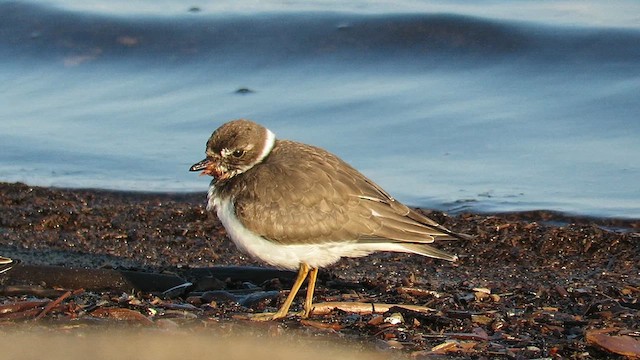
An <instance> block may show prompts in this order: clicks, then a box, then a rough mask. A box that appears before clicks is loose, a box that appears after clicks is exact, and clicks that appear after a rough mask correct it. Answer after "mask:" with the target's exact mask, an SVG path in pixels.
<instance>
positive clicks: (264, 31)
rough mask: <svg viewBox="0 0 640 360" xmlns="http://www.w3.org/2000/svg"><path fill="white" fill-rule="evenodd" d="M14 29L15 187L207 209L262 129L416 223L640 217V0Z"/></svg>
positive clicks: (78, 22) (274, 4)
mask: <svg viewBox="0 0 640 360" xmlns="http://www.w3.org/2000/svg"><path fill="white" fill-rule="evenodd" d="M0 16H1V18H2V21H0V64H1V66H0V181H10V182H13V181H21V182H26V183H28V184H30V185H45V186H57V187H74V188H103V189H118V190H133V191H163V192H164V191H170V192H193V191H202V192H204V191H206V189H207V187H208V181H209V179H208V178H206V177H198V176H196V174H194V173H189V172H188V171H187V170H188V168H189V166H190V165H191V164H193V163H195V162H196V161H199V160H200V159H202V158H203V157H204V149H205V142H206V140H207V138H208V137H209V135H210V133H211V132H212V131H213V130H214V129H215V128H217V127H218V126H219V125H221V124H222V123H224V122H226V121H228V120H231V119H236V118H250V119H252V120H254V121H257V122H259V123H262V124H263V125H265V126H267V127H269V128H270V129H271V130H272V131H274V132H275V133H276V135H277V136H278V137H280V138H288V139H293V140H298V141H303V142H307V143H310V144H314V145H317V146H321V147H324V148H326V149H327V150H329V151H331V152H333V153H336V154H337V155H339V156H340V157H342V158H343V159H344V160H345V161H347V162H349V163H350V164H352V165H353V166H355V167H356V168H358V169H359V170H361V171H362V172H363V173H365V174H366V175H368V176H369V177H370V178H372V179H373V180H374V181H376V182H377V183H379V184H380V185H381V186H382V187H384V188H385V189H386V190H388V191H389V192H390V193H391V194H392V195H394V196H395V197H397V198H399V199H400V200H402V201H404V202H406V203H407V204H409V205H414V206H422V207H429V208H436V209H440V210H445V211H449V212H454V213H455V212H459V211H481V212H501V211H515V210H533V209H546V210H556V211H563V212H569V213H574V214H581V215H590V216H599V217H629V218H640V181H639V179H640V160H639V159H640V2H637V1H617V2H606V3H605V2H600V1H528V2H520V1H492V2H487V3H476V2H466V1H412V0H400V1H383V0H381V1H349V2H347V3H345V2H342V1H329V0H327V1H311V2H307V1H295V0H293V1H243V2H236V1H230V0H223V1H213V0H202V1H192V2H185V1H166V0H160V1H158V0H147V1H123V0H110V1H107V0H102V1H100V0H93V1H92V0H90V1H79V0H52V1H20V2H15V1H0ZM203 201H204V199H203Z"/></svg>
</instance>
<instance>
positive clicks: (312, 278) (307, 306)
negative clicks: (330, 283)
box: [302, 268, 318, 318]
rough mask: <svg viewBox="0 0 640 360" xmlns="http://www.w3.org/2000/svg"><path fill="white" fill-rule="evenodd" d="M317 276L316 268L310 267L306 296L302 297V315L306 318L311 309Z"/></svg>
mask: <svg viewBox="0 0 640 360" xmlns="http://www.w3.org/2000/svg"><path fill="white" fill-rule="evenodd" d="M317 278H318V268H311V270H310V271H309V283H308V284H307V297H306V298H305V299H304V310H303V311H302V317H303V318H307V317H309V315H311V311H312V310H313V292H314V290H315V289H316V279H317Z"/></svg>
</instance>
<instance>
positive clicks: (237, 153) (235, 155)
mask: <svg viewBox="0 0 640 360" xmlns="http://www.w3.org/2000/svg"><path fill="white" fill-rule="evenodd" d="M242 155H244V150H235V151H234V152H233V157H236V158H239V157H242Z"/></svg>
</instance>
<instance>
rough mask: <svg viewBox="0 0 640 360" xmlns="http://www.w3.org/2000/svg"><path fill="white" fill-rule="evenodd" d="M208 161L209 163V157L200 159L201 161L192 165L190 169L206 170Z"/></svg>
mask: <svg viewBox="0 0 640 360" xmlns="http://www.w3.org/2000/svg"><path fill="white" fill-rule="evenodd" d="M207 163H208V160H207V159H204V160H202V161H199V162H197V163H195V164H193V165H191V167H190V168H189V171H201V170H204V169H205V168H206V167H207Z"/></svg>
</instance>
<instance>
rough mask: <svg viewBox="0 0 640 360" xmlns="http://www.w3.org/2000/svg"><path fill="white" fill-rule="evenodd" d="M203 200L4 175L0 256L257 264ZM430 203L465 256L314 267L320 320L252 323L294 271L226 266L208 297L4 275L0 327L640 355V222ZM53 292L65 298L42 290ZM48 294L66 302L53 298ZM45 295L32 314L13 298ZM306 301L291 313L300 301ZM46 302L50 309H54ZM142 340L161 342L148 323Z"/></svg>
mask: <svg viewBox="0 0 640 360" xmlns="http://www.w3.org/2000/svg"><path fill="white" fill-rule="evenodd" d="M204 205H205V194H204V193H198V194H143V193H127V192H111V191H103V190H66V189H53V188H39V187H31V186H28V185H24V184H8V183H0V255H2V256H5V257H9V258H13V259H18V260H21V261H22V264H28V265H30V266H50V265H54V266H59V267H64V268H77V269H126V270H128V271H138V272H148V273H153V274H159V273H163V274H178V275H184V274H185V273H189V271H191V270H196V269H200V268H210V267H217V266H230V265H242V266H246V265H253V266H264V265H263V264H261V263H260V262H258V261H256V260H253V259H251V258H248V257H247V256H245V255H243V254H242V253H240V252H239V251H238V250H237V249H236V248H235V246H234V245H233V243H231V242H230V241H229V240H228V239H227V238H226V235H225V231H224V229H223V228H222V227H221V225H220V223H219V222H218V220H217V219H216V218H215V216H214V215H211V214H208V213H207V212H206V211H205V208H204ZM425 213H427V214H428V215H429V216H431V217H433V218H434V219H436V220H437V221H440V222H441V223H443V224H444V225H445V226H447V227H449V228H451V229H452V230H454V231H459V232H464V233H468V234H472V235H475V238H474V239H473V240H470V241H464V242H463V241H456V242H451V243H448V244H445V246H443V248H446V249H447V250H448V251H451V252H453V253H457V254H458V255H459V256H460V261H459V262H457V263H455V264H450V263H446V262H443V261H438V260H433V259H427V258H424V257H420V256H413V255H407V254H394V253H381V254H375V255H371V256H368V257H365V258H359V259H343V260H342V261H340V262H339V263H338V264H336V265H334V266H332V267H330V268H327V269H323V270H321V272H320V273H321V275H320V281H319V284H318V288H317V290H316V299H315V301H316V302H317V303H319V304H322V303H327V302H331V304H334V305H335V306H337V307H339V308H342V310H332V309H333V308H326V309H322V308H321V307H319V309H318V312H319V313H320V314H317V315H315V316H312V318H311V319H310V320H308V321H300V320H299V319H298V318H295V317H293V318H289V319H285V320H282V321H277V322H270V323H268V324H261V323H254V322H251V321H248V320H245V318H244V314H247V313H252V312H261V311H266V310H273V309H276V308H277V307H278V305H279V304H280V302H281V301H282V300H284V297H285V295H286V293H285V292H284V291H280V292H278V290H281V289H285V290H286V289H287V285H288V281H289V280H288V279H287V278H286V276H278V277H275V278H273V279H270V280H268V281H263V279H261V280H259V281H258V280H256V281H245V280H246V279H245V280H243V281H237V280H234V279H233V276H229V277H227V278H226V279H218V282H216V287H215V289H216V290H217V291H219V292H217V293H215V294H214V295H213V296H212V294H211V293H209V294H208V295H207V296H204V295H203V294H206V289H204V290H203V289H200V290H203V291H204V292H203V291H200V292H196V291H192V290H189V291H186V292H185V293H184V294H183V295H181V296H178V297H171V298H167V297H163V296H160V295H158V294H146V293H143V292H140V291H138V292H135V291H134V292H131V293H127V294H123V293H122V292H115V291H111V292H109V291H94V290H82V289H78V288H67V289H60V288H56V287H55V286H54V284H46V283H44V284H43V283H41V284H37V285H38V286H37V289H36V287H35V285H34V284H30V285H29V286H26V287H22V288H20V289H22V290H21V291H22V292H23V294H20V291H18V292H16V288H15V285H16V284H13V283H11V276H12V275H11V270H9V271H7V272H5V273H2V274H0V277H1V278H0V279H2V280H1V282H2V285H3V287H2V290H3V291H2V292H1V293H0V295H2V298H1V299H2V304H3V305H2V306H3V307H2V309H0V310H1V311H0V323H2V324H3V325H4V327H3V329H4V330H2V331H3V332H5V331H11V330H10V329H15V330H16V331H15V332H12V336H16V335H15V334H18V335H19V334H25V336H26V337H28V336H32V334H33V332H32V331H33V329H35V331H36V332H41V331H43V332H51V331H59V330H60V329H64V332H65V333H68V334H71V335H74V334H75V335H78V334H82V333H83V332H91V333H93V332H95V331H100V330H101V329H112V328H113V326H116V327H119V326H122V327H124V328H126V329H133V331H141V332H142V330H141V329H143V328H144V329H161V330H159V331H162V332H163V334H164V333H165V332H167V331H168V332H172V331H175V332H176V334H178V333H179V334H181V335H176V336H178V337H180V336H184V332H188V333H190V334H194V336H195V334H198V336H200V335H201V334H202V333H204V334H207V333H209V332H211V333H212V336H213V337H215V336H216V335H215V334H216V333H219V332H220V331H222V332H224V333H226V334H227V335H228V334H238V336H240V334H247V333H248V334H249V338H250V339H253V338H256V337H257V338H263V337H267V338H270V339H271V338H276V339H278V338H280V337H285V336H290V335H294V336H295V337H296V338H300V339H304V341H309V340H311V341H313V342H315V343H318V342H326V343H327V344H333V342H334V341H339V342H344V343H348V344H351V345H352V346H356V347H357V349H360V350H362V351H364V350H366V351H373V352H376V353H378V352H382V353H383V354H386V355H389V354H393V355H397V356H412V357H414V358H431V356H435V355H438V354H446V355H455V356H458V357H460V358H477V357H479V356H486V357H495V356H498V357H515V358H533V357H554V356H562V357H574V358H585V357H586V358H589V357H602V356H612V355H611V354H613V353H618V354H625V351H627V352H626V354H633V346H637V344H638V337H639V334H640V301H639V299H640V270H639V266H638V264H640V234H639V233H640V220H628V219H594V218H583V217H574V216H568V215H563V214H557V213H553V212H548V211H533V212H525V213H510V214H494V215H489V214H458V215H455V216H453V215H447V214H443V213H440V212H429V211H426V210H425ZM196 273H197V272H192V273H191V274H192V275H193V274H196ZM189 280H190V281H194V280H195V281H198V280H199V279H189ZM12 286H13V287H12ZM48 287H50V288H51V289H52V290H55V291H57V292H53V293H48V295H47V296H42V294H44V292H43V291H44V290H46V289H47V288H48ZM243 287H244V288H248V289H250V290H251V289H254V290H256V291H258V290H259V291H262V293H261V294H263V296H262V297H260V298H259V299H257V300H255V301H252V302H247V303H245V305H240V304H239V303H238V300H237V299H238V298H230V297H225V296H221V294H225V292H228V293H229V294H238V291H239V289H241V288H243ZM9 288H11V289H12V291H11V292H8V291H7V290H8V289H9ZM67 290H69V291H70V292H69V293H67V292H66V291H67ZM38 294H40V296H39V295H38ZM55 294H66V296H61V297H59V298H57V300H58V302H57V303H55V304H52V303H54V302H55V301H50V300H56V295H55ZM41 300H42V305H33V307H32V309H36V310H34V311H32V312H31V313H28V312H26V311H27V310H25V309H24V308H20V307H19V306H17V305H16V304H22V305H24V304H25V303H26V302H28V301H31V302H35V301H41ZM300 300H301V299H298V301H297V302H296V303H294V307H299V306H300V305H301V302H300ZM47 301H48V302H47ZM353 303H364V304H372V303H376V304H391V305H392V306H391V307H390V309H389V310H388V311H386V312H384V313H374V314H371V313H370V311H361V312H359V313H358V312H352V311H350V310H353V311H360V310H362V309H360V310H358V309H355V308H354V307H353V306H352V307H351V308H350V305H349V304H353ZM45 304H52V305H50V306H49V309H47V310H46V311H45V308H46V305H45ZM22 305H21V306H22ZM394 305H395V306H394ZM403 305H413V306H417V307H416V308H412V309H408V308H407V307H403ZM24 306H27V305H24ZM29 306H31V305H29ZM379 309H382V308H379ZM34 318H35V319H37V320H36V321H33V319H34ZM18 325H20V326H18ZM25 326H26V327H27V328H29V330H25ZM145 334H146V335H149V334H151V336H153V331H151V332H147V331H146V330H145ZM163 336H165V335H163ZM234 336H235V335H234ZM205 338H206V337H205ZM628 338H630V339H631V340H632V341H635V343H634V342H631V343H628V344H627V347H626V348H625V347H623V348H622V350H620V348H619V347H616V346H618V345H620V344H623V345H624V343H625V342H627V341H628ZM301 341H302V340H301ZM249 342H250V340H249ZM612 344H613V345H612ZM629 346H631V347H629ZM629 349H631V350H629ZM629 351H631V352H629Z"/></svg>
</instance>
